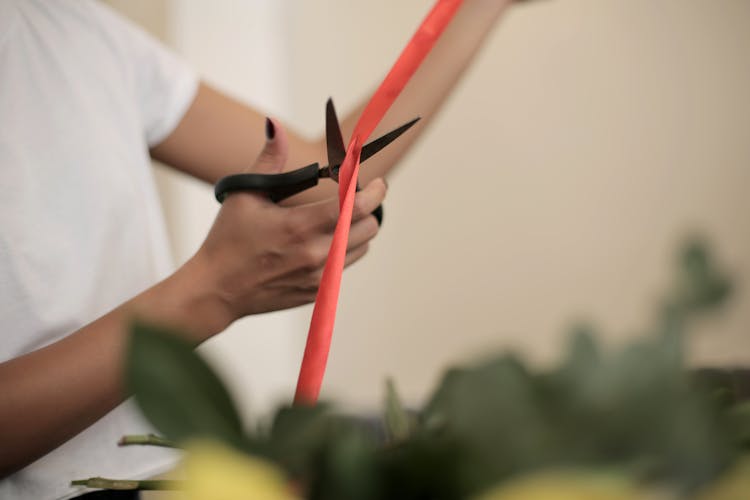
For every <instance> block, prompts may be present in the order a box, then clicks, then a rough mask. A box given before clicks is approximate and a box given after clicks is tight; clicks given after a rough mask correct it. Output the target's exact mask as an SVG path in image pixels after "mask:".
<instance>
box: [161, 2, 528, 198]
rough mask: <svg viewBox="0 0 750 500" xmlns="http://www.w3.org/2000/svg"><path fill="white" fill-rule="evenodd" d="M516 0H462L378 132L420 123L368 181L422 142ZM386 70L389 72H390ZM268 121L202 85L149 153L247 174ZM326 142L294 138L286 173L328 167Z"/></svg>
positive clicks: (373, 163) (208, 174) (346, 124)
mask: <svg viewBox="0 0 750 500" xmlns="http://www.w3.org/2000/svg"><path fill="white" fill-rule="evenodd" d="M512 3H513V2H512V0H465V2H464V4H463V5H462V7H461V8H460V10H459V11H458V13H457V14H456V17H455V18H454V20H453V21H452V22H451V24H450V25H449V27H448V28H447V29H446V31H445V33H444V34H443V36H442V37H441V39H440V40H439V42H438V43H437V44H436V46H435V47H434V49H433V50H432V52H431V53H430V54H429V55H428V56H427V58H426V59H425V61H424V63H423V64H422V66H421V67H420V69H419V70H418V71H417V73H416V74H415V75H414V76H413V78H412V80H411V82H410V83H409V84H408V85H407V87H406V88H405V89H404V91H403V92H402V94H401V95H400V97H399V98H398V99H397V100H396V102H395V103H394V105H393V107H392V108H391V110H390V111H389V112H388V114H387V115H386V117H385V118H384V120H383V122H382V123H381V125H380V126H379V127H378V129H377V130H376V131H375V134H374V135H375V136H377V135H378V134H381V133H383V132H385V131H387V130H390V129H392V128H395V127H396V126H398V125H401V124H403V123H404V122H406V121H408V120H411V119H412V118H414V117H415V116H420V117H421V118H422V120H421V121H420V122H419V123H418V124H417V125H416V126H415V127H413V128H412V129H411V130H410V131H409V132H408V133H406V134H404V135H403V136H402V137H400V138H399V140H397V141H395V142H394V143H393V144H392V145H390V146H389V147H387V148H385V149H384V150H383V151H382V152H380V153H379V154H378V155H376V156H374V157H373V158H372V159H371V160H368V162H367V168H366V169H363V170H362V176H363V183H366V182H367V181H369V180H371V179H373V178H376V177H383V176H385V175H386V174H387V173H388V172H389V171H390V170H391V169H392V168H393V167H394V166H395V165H396V164H397V162H398V160H399V159H400V158H401V157H402V156H403V155H404V153H405V152H406V151H407V150H408V148H409V147H410V146H411V145H412V144H413V142H414V141H415V140H416V139H417V138H418V137H419V135H420V134H421V132H422V131H423V130H424V129H425V127H426V126H427V124H428V123H429V122H430V120H431V119H432V117H433V116H434V115H435V114H436V113H437V111H438V109H439V108H440V105H441V104H442V103H443V101H444V100H445V98H446V96H447V95H448V94H449V93H450V91H451V90H452V89H453V88H454V86H455V85H456V83H457V82H458V80H459V78H460V76H461V75H462V74H463V72H464V70H465V69H466V67H467V66H468V65H469V64H470V63H471V61H472V60H473V58H474V57H475V55H476V53H477V52H478V50H479V48H480V47H481V45H482V42H483V40H484V39H485V38H486V37H487V35H488V34H489V33H490V31H491V29H492V27H493V26H494V25H496V24H497V21H498V19H499V18H500V17H501V15H502V13H503V12H504V11H505V10H506V9H507V8H508V6H509V5H511V4H512ZM385 69H386V68H384V70H385ZM363 109H364V104H362V105H360V106H359V107H357V108H356V109H355V110H354V111H352V112H351V113H349V114H348V115H347V116H346V118H345V119H344V120H343V122H342V129H343V131H344V137H345V139H346V138H348V137H349V135H350V134H351V131H352V130H353V128H354V125H355V123H356V121H357V119H358V117H359V115H360V114H361V112H362V110H363ZM264 122H265V118H264V117H263V116H262V115H261V114H259V113H258V112H257V111H255V110H253V109H252V108H250V107H248V106H245V105H243V104H241V103H240V102H238V101H236V100H234V99H231V98H229V97H227V96H224V95H222V94H221V93H219V92H216V91H215V90H213V89H211V88H210V87H208V86H206V85H202V86H201V89H200V90H199V92H198V96H197V98H196V99H195V101H194V103H193V105H192V106H191V107H190V109H189V110H188V112H187V114H186V115H185V117H184V118H183V120H182V121H181V123H180V125H179V126H178V127H177V129H176V130H175V131H174V132H173V133H172V134H171V135H170V136H169V137H168V138H167V139H166V140H165V141H164V142H163V143H162V144H159V145H158V146H156V147H155V148H153V149H152V155H153V156H154V157H155V158H156V159H158V160H161V161H164V162H165V163H167V164H170V165H172V166H174V167H175V168H177V169H179V170H182V171H185V172H187V173H189V174H191V175H193V176H195V177H198V178H200V179H203V180H205V181H207V182H209V183H215V182H216V181H217V180H218V179H219V178H221V177H223V176H225V175H229V174H234V173H238V172H241V171H244V170H245V168H246V166H247V165H249V164H250V163H251V161H252V159H254V158H255V156H256V155H257V154H258V152H259V151H260V149H261V147H262V145H263V140H264V138H263V133H262V131H263V128H264ZM325 157H326V146H325V139H324V138H323V137H320V138H318V139H317V140H312V141H311V140H306V139H305V138H303V137H301V136H299V135H297V134H293V133H291V134H289V158H288V161H287V164H286V169H293V168H298V167H300V166H303V165H306V164H308V163H312V162H315V161H319V162H325ZM335 192H336V188H335V185H334V184H333V183H330V182H326V183H321V185H320V186H318V187H317V188H316V189H314V190H309V191H307V192H305V193H303V194H301V195H299V196H297V197H295V198H294V200H295V201H297V202H307V201H316V200H319V199H323V198H327V197H331V196H334V195H335Z"/></svg>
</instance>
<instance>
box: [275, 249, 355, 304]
mask: <svg viewBox="0 0 750 500" xmlns="http://www.w3.org/2000/svg"><path fill="white" fill-rule="evenodd" d="M368 250H369V243H368V242H364V243H362V244H360V245H358V246H352V247H351V248H349V249H348V250H347V252H346V257H345V259H344V267H347V266H349V265H351V264H353V263H354V262H356V261H358V260H359V259H361V258H362V257H364V255H365V254H366V253H367V251H368ZM322 277H323V266H321V267H319V268H317V269H315V270H309V269H306V270H298V271H295V272H293V273H289V274H287V275H285V276H281V277H279V278H277V279H276V280H275V283H274V286H273V288H279V289H284V290H292V291H295V292H305V293H313V294H314V293H317V291H318V287H319V286H320V280H321V278H322Z"/></svg>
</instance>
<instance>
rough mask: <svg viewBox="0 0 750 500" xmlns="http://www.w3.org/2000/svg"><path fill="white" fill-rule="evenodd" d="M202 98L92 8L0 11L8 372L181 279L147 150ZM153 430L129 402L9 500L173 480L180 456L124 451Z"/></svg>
mask: <svg viewBox="0 0 750 500" xmlns="http://www.w3.org/2000/svg"><path fill="white" fill-rule="evenodd" d="M196 89H197V78H196V76H195V74H194V73H193V72H192V71H191V70H190V69H188V68H187V67H186V66H185V65H184V64H183V63H182V62H180V61H179V60H178V59H177V58H176V57H175V56H173V55H172V54H171V53H169V52H168V51H167V50H165V49H164V48H163V47H162V46H161V45H159V44H158V43H157V42H156V41H154V40H153V39H151V38H150V37H148V36H147V35H146V34H145V33H143V32H142V31H141V30H140V29H138V28H136V27H134V26H132V25H130V24H129V23H127V22H126V21H124V20H123V19H121V18H119V17H118V16H117V15H116V14H114V13H113V12H111V11H110V10H108V9H107V8H106V7H104V6H102V5H101V4H99V3H97V2H95V1H93V0H0V325H2V329H1V331H0V361H5V360H8V359H11V358H14V357H17V356H19V355H21V354H24V353H27V352H29V351H33V350H35V349H38V348H40V347H42V346H44V345H47V344H49V343H52V342H55V341H57V340H59V339H61V338H63V337H64V336H66V335H68V334H70V333H71V332H74V331H75V330H77V329H78V328H80V327H81V326H83V325H85V324H87V323H90V322H91V321H92V320H94V319H96V318H97V317H99V316H101V315H102V314H104V313H106V312H107V311H109V310H111V309H112V308H114V307H116V306H117V305H119V304H121V303H122V302H124V301H125V300H127V299H129V298H131V297H132V296H134V295H136V294H138V293H139V292H141V291H143V290H144V289H146V288H147V287H149V286H150V285H152V284H153V283H155V282H156V281H158V280H159V279H160V278H163V277H164V276H165V275H166V274H167V273H169V271H170V269H171V262H170V259H169V252H168V246H167V241H166V234H165V230H164V223H163V220H162V215H161V211H160V206H159V201H158V198H157V193H156V189H155V184H154V180H153V177H152V175H153V174H152V171H151V165H150V160H149V154H148V148H149V146H151V145H154V144H157V143H159V142H160V141H161V140H163V139H164V138H165V137H166V136H167V135H169V133H170V132H171V131H172V130H173V129H174V128H175V126H176V125H177V124H178V123H179V121H180V119H181V118H182V116H183V115H184V113H185V111H186V110H187V108H188V107H189V106H190V103H191V102H192V100H193V98H194V96H195V92H196ZM0 404H3V403H2V395H1V394H0ZM149 430H150V429H149V428H148V426H147V425H146V423H145V422H144V421H143V420H142V419H141V417H140V416H139V414H138V412H137V410H136V409H135V408H134V406H133V405H132V404H131V403H130V402H126V403H124V404H122V405H120V406H119V407H118V408H116V409H115V410H113V411H112V412H110V413H109V414H108V415H106V416H105V417H104V418H102V419H101V420H100V421H98V422H97V423H96V424H95V425H93V426H91V427H90V428H88V429H87V430H85V431H83V432H82V433H80V434H79V435H78V436H76V437H74V438H73V439H71V440H70V441H68V442H67V443H65V444H64V445H62V446H60V447H59V448H57V449H56V450H54V451H52V452H50V453H49V454H47V455H46V456H44V457H42V458H41V459H39V460H37V461H36V462H35V463H33V464H31V465H29V466H28V467H26V468H25V469H23V470H21V471H19V472H18V473H16V474H13V475H12V476H10V477H8V478H6V479H4V480H0V498H3V499H5V498H7V499H11V498H12V499H27V498H28V499H34V500H44V499H52V498H67V497H68V496H71V495H75V494H81V493H82V492H83V490H80V489H78V490H76V489H73V488H71V487H70V486H69V483H70V481H71V480H72V479H80V478H86V477H91V476H104V477H132V478H140V477H147V476H149V475H152V474H154V473H158V472H161V471H162V470H163V469H165V468H166V467H167V466H168V464H171V463H172V462H173V459H174V455H173V453H172V452H171V451H170V450H164V449H155V448H151V447H135V448H133V447H128V448H118V447H117V446H116V443H117V440H118V439H119V438H120V437H121V436H122V435H123V434H136V433H143V432H148V431H149ZM2 446H3V445H2V443H0V453H1V452H2Z"/></svg>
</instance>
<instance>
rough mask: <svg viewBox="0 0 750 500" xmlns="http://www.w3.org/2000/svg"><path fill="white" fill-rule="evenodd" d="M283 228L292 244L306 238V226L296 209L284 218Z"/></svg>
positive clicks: (301, 241)
mask: <svg viewBox="0 0 750 500" xmlns="http://www.w3.org/2000/svg"><path fill="white" fill-rule="evenodd" d="M283 229H284V233H285V235H286V239H287V241H289V242H290V243H292V244H300V243H303V242H304V241H305V240H306V239H307V233H308V226H307V224H306V221H305V220H304V219H303V218H302V217H300V216H299V215H298V212H296V211H293V212H290V216H289V217H287V218H286V219H285V220H284V224H283Z"/></svg>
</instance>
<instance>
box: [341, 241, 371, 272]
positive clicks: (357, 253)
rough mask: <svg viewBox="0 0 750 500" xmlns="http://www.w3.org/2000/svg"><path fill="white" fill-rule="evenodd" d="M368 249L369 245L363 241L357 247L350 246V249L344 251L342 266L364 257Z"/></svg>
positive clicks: (347, 265)
mask: <svg viewBox="0 0 750 500" xmlns="http://www.w3.org/2000/svg"><path fill="white" fill-rule="evenodd" d="M369 249H370V245H369V244H368V243H365V244H363V245H360V246H358V247H355V248H352V249H351V250H349V251H348V252H346V260H344V267H349V266H350V265H352V264H354V263H355V262H357V261H358V260H359V259H361V258H362V257H364V256H365V254H366V253H367V251H368V250H369Z"/></svg>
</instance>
